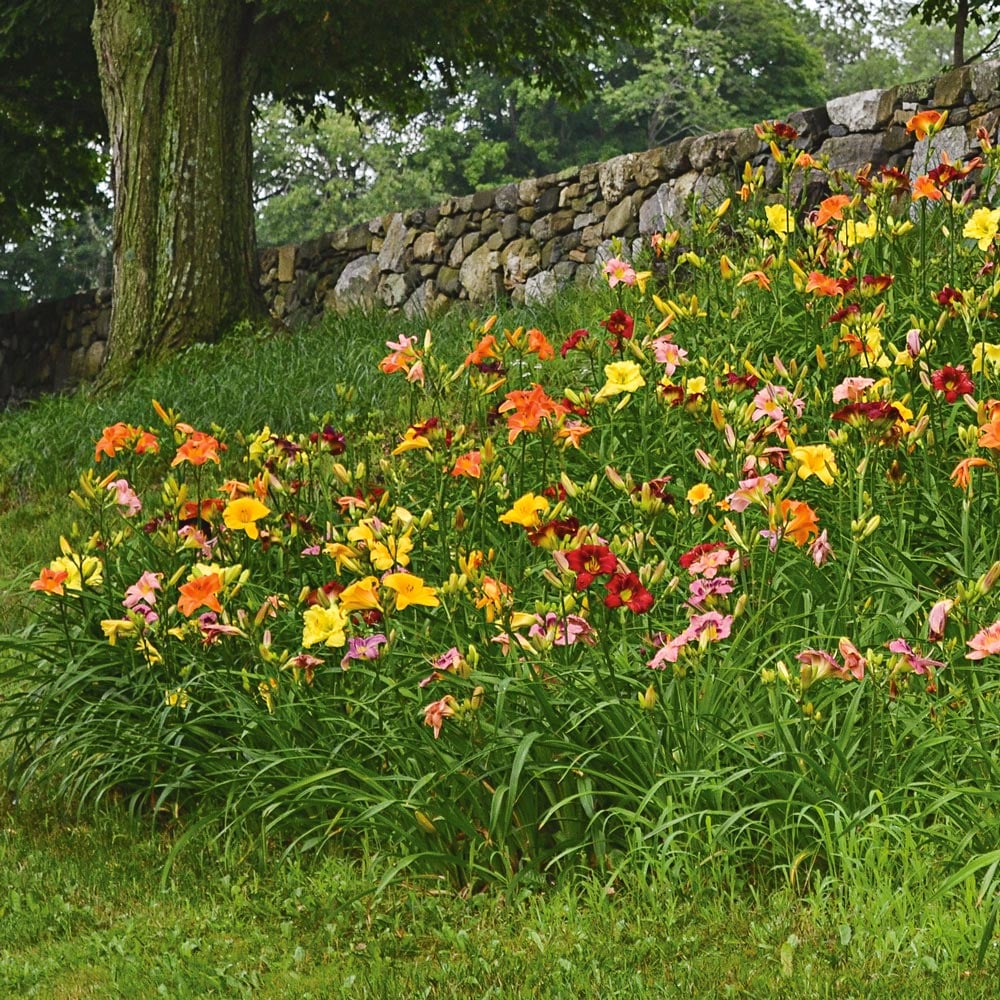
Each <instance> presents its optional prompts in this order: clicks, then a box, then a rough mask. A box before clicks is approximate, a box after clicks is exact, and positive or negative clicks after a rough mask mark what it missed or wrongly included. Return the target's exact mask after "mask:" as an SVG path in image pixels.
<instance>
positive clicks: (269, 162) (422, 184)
mask: <svg viewBox="0 0 1000 1000" xmlns="http://www.w3.org/2000/svg"><path fill="white" fill-rule="evenodd" d="M414 131H415V130H414V129H412V128H410V129H404V130H398V129H396V128H394V126H393V123H392V121H391V119H390V118H389V117H387V116H385V115H367V116H365V120H364V121H356V120H355V119H354V118H352V117H351V116H350V115H346V114H342V113H339V112H336V111H331V112H329V113H327V114H324V115H321V116H319V117H317V118H311V119H309V120H307V121H302V120H300V119H299V118H298V117H297V116H296V115H295V114H294V113H293V112H292V111H290V110H289V109H288V108H287V107H286V106H285V105H284V104H281V103H280V102H266V103H263V104H262V105H261V112H260V114H259V116H258V118H257V119H256V121H255V122H254V129H253V132H254V189H255V196H254V200H255V205H256V213H257V240H258V242H259V243H262V244H264V245H277V244H281V243H294V242H299V241H301V240H305V239H309V238H311V237H313V236H316V235H318V234H319V233H323V232H329V231H331V230H334V229H339V228H341V227H343V226H348V225H351V224H353V223H355V222H358V221H361V220H367V219H372V218H375V217H376V216H378V215H381V214H383V213H384V212H386V211H388V210H389V209H398V208H415V207H420V206H422V205H425V204H430V203H431V202H432V201H436V200H440V197H441V196H442V195H443V192H440V191H438V190H436V189H434V188H433V185H432V181H431V179H430V178H429V177H428V176H426V174H425V173H424V172H422V171H420V170H419V169H415V168H414V166H413V164H412V162H411V158H412V157H413V156H414V155H415V148H414V147H415V144H416V143H417V142H418V141H419V135H417V136H414V134H413V133H414Z"/></svg>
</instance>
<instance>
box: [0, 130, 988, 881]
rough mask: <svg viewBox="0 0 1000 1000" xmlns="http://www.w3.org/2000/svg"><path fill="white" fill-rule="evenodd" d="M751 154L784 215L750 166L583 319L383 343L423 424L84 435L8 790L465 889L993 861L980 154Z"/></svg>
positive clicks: (614, 257) (45, 580)
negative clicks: (750, 868)
mask: <svg viewBox="0 0 1000 1000" xmlns="http://www.w3.org/2000/svg"><path fill="white" fill-rule="evenodd" d="M942 124H943V117H942V116H940V115H937V114H936V113H935V112H924V113H921V114H920V115H917V116H915V117H914V119H913V120H912V121H911V123H910V126H909V127H910V129H911V131H915V132H917V133H918V135H921V136H926V135H930V136H931V137H933V135H934V134H935V133H936V131H937V130H939V129H940V127H941V126H942ZM758 132H759V134H760V135H761V136H762V138H764V139H765V140H767V141H769V142H770V143H771V149H772V154H773V157H774V159H775V161H776V162H777V164H778V166H779V168H780V170H781V172H782V176H783V178H784V183H783V185H782V188H781V191H780V193H779V194H778V196H775V195H773V194H768V193H767V192H766V190H765V188H764V170H763V168H758V169H752V168H750V167H748V168H747V170H746V171H745V173H744V175H743V178H742V186H741V187H740V188H739V189H738V190H736V191H734V192H733V194H732V197H731V198H727V199H726V200H725V201H723V202H722V203H721V204H711V205H708V204H702V205H695V206H693V213H694V222H693V224H692V226H691V227H690V229H689V230H687V231H684V232H682V231H680V230H677V231H673V232H669V233H662V234H657V235H655V236H654V237H653V238H652V240H650V241H648V243H647V244H645V245H643V246H641V247H636V248H631V249H629V250H626V248H624V247H622V246H613V247H612V248H611V256H610V257H609V258H608V259H607V260H606V263H605V264H604V266H603V277H604V286H605V287H604V288H603V289H600V290H598V291H597V292H595V294H594V297H593V309H594V317H593V322H592V323H590V324H588V325H587V326H586V327H584V328H580V329H576V330H553V329H549V330H542V329H538V328H520V327H519V328H515V329H510V328H504V327H503V323H502V321H500V322H498V321H497V319H496V317H490V318H489V319H487V320H486V321H485V322H482V323H476V324H474V325H473V327H472V329H471V331H470V340H469V344H468V347H467V356H466V357H465V359H464V362H462V363H460V364H458V365H454V364H451V365H449V364H446V363H445V362H444V361H442V360H441V358H440V357H439V356H438V354H437V352H436V345H435V342H434V337H433V335H432V332H431V331H427V332H426V333H423V332H420V333H399V334H393V336H392V338H390V339H389V341H388V345H387V350H388V353H387V355H386V357H385V358H384V360H383V361H382V362H381V365H380V367H381V370H382V372H383V373H384V377H385V378H386V379H391V380H394V382H395V383H397V384H398V388H399V393H400V395H401V397H403V398H405V399H406V406H407V407H408V408H409V409H408V413H409V422H408V424H404V425H400V426H399V427H381V426H380V427H379V428H378V429H377V430H372V431H369V432H368V433H366V434H364V435H357V434H355V435H354V436H353V437H349V436H345V434H343V433H341V432H340V431H339V430H338V429H337V421H336V413H332V414H330V415H329V418H328V419H329V423H327V424H326V425H325V426H323V425H318V426H315V427H307V428H277V427H274V428H272V427H264V428H262V429H260V430H259V432H257V433H250V434H247V433H241V432H237V431H233V430H227V429H225V428H223V427H216V426H213V427H209V428H205V427H201V428H196V427H193V426H190V425H189V424H187V423H185V422H184V420H183V414H177V413H175V412H173V411H172V410H171V409H169V407H168V406H166V405H161V404H160V403H158V402H153V404H152V410H151V413H150V422H149V425H148V426H131V425H128V424H124V423H118V424H115V425H113V426H109V427H107V428H106V429H105V430H104V433H103V435H102V436H101V437H100V439H99V440H98V441H97V442H96V446H95V452H94V463H93V465H92V466H91V467H90V468H88V469H87V470H86V471H84V472H83V474H82V475H81V477H80V485H79V488H78V489H77V490H76V491H75V492H74V493H73V495H72V497H73V500H74V501H75V502H76V504H77V505H78V506H79V508H80V515H79V527H78V530H77V532H76V533H75V535H74V536H73V537H71V538H63V539H62V540H61V548H60V554H59V555H57V556H56V557H55V558H54V559H52V560H51V561H50V562H48V563H47V564H46V565H44V566H42V567H41V569H40V572H39V574H38V576H37V579H36V580H35V581H34V582H33V583H32V584H31V587H32V588H33V589H34V590H37V591H39V592H40V598H39V600H40V603H39V606H38V615H37V620H36V622H35V623H34V624H33V625H32V626H31V627H30V629H29V630H28V631H27V632H26V634H25V635H24V636H23V637H22V638H21V640H20V641H19V647H18V648H19V649H20V652H21V657H20V664H21V666H20V676H21V679H22V688H21V690H20V691H19V693H18V694H16V695H15V696H14V698H13V699H12V701H13V705H12V708H11V712H10V714H9V715H8V717H7V722H6V733H7V736H8V745H9V746H10V748H11V751H12V753H13V755H14V756H13V763H12V772H11V774H12V781H13V782H15V783H16V784H23V783H25V782H27V781H28V780H29V779H30V778H32V777H44V778H45V779H47V780H48V781H50V782H54V783H55V787H57V788H58V789H59V790H61V791H62V792H63V793H64V794H65V795H66V796H67V797H68V798H70V799H71V800H74V801H82V802H90V801H95V800H100V799H102V798H107V797H119V798H125V799H126V800H127V801H128V802H129V803H130V804H131V805H132V807H133V808H135V809H136V810H139V811H141V810H144V809H148V810H151V811H152V812H153V814H154V815H159V816H165V815H169V816H172V817H174V818H175V819H176V820H178V821H179V822H180V823H181V824H182V825H184V826H185V827H186V828H190V827H191V826H192V825H196V824H197V823H198V822H207V823H213V824H217V825H218V828H219V829H220V830H222V831H227V832H231V833H246V832H250V831H254V830H255V831H256V832H257V833H258V834H259V835H262V836H263V838H264V843H266V844H270V845H272V846H276V847H280V848H285V847H287V846H290V845H297V846H300V847H311V846H316V845H318V844H322V843H325V842H326V841H328V840H330V839H331V838H340V839H342V840H346V841H347V842H348V843H354V842H356V839H357V836H358V835H359V834H364V835H367V836H371V837H374V838H375V839H376V841H377V842H380V843H383V844H387V845H391V846H392V847H394V848H396V849H398V850H400V851H401V852H405V853H406V854H407V855H408V856H409V857H410V858H411V860H412V859H413V858H416V857H420V858H423V859H424V860H425V861H426V862H427V863H428V864H430V865H431V866H433V867H437V868H442V869H446V870H449V871H450V872H452V873H453V874H454V875H455V876H456V877H458V878H460V879H468V878H472V877H474V876H475V875H476V873H479V874H480V875H481V874H483V873H489V872H493V873H496V872H506V873H508V874H510V873H511V872H513V871H516V870H518V869H521V868H524V867H529V868H542V867H545V866H551V865H556V864H560V863H562V864H565V863H578V862H584V863H587V864H596V865H605V864H609V863H612V862H613V861H614V859H615V858H616V857H618V856H619V855H624V854H628V853H629V852H633V851H651V852H670V851H677V852H683V853H686V854H688V855H691V854H695V855H701V854H708V853H711V852H714V851H717V850H725V851H730V852H733V853H734V854H736V855H740V856H743V857H746V858H747V859H749V860H753V861H754V862H759V861H764V862H766V863H787V862H790V861H791V860H792V859H793V858H797V859H798V860H797V862H796V863H797V864H799V863H801V860H802V858H803V857H806V858H810V859H814V858H822V859H823V860H824V862H825V863H827V864H836V862H837V857H838V850H839V847H838V838H839V837H840V836H842V835H843V834H844V833H845V831H848V830H850V829H853V828H855V827H858V826H860V825H862V824H864V823H866V822H868V821H870V820H873V819H879V820H880V821H882V822H888V821H892V822H899V823H903V824H906V825H908V826H911V827H912V829H913V831H915V833H914V835H915V836H917V837H918V838H923V840H922V842H924V843H928V844H930V843H933V845H934V847H933V849H934V850H935V851H937V852H938V853H942V852H944V853H947V852H948V851H951V850H953V851H955V852H956V853H957V852H959V851H962V852H965V853H966V854H968V853H969V852H974V851H976V850H977V849H984V850H985V849H986V848H987V847H989V846H991V845H992V844H993V843H994V839H995V829H996V824H997V821H998V817H997V808H996V791H995V790H996V789H997V787H998V783H997V781H996V772H997V768H998V766H1000V758H998V751H997V746H998V745H1000V744H998V742H997V736H998V735H1000V712H998V708H997V697H996V696H997V692H998V685H997V681H996V675H997V670H998V667H1000V607H998V600H997V592H998V591H997V590H996V589H995V588H994V584H995V583H996V580H997V577H998V576H1000V562H998V559H1000V544H998V533H997V530H996V525H997V523H998V522H997V509H998V499H1000V481H998V475H997V465H998V460H1000V388H998V381H1000V335H998V334H997V330H998V329H1000V327H998V325H997V322H996V311H995V309H996V299H997V296H998V294H1000V274H996V273H995V257H996V252H997V233H998V228H1000V208H992V207H991V205H990V203H989V201H988V198H989V197H990V195H991V193H992V192H993V191H994V189H995V183H994V177H995V174H996V168H997V165H998V162H1000V153H998V151H997V150H996V149H994V147H993V146H992V145H991V143H990V141H989V138H988V137H987V136H985V135H984V136H982V137H981V140H982V154H981V155H980V156H977V157H975V158H974V159H972V160H970V161H968V162H965V163H952V162H950V161H949V160H948V159H947V157H946V156H943V155H942V156H940V157H937V156H934V155H933V154H932V156H931V157H930V159H929V161H928V169H927V171H926V173H923V174H920V175H917V176H915V177H914V178H912V179H911V178H910V177H909V176H908V175H906V174H905V173H903V172H901V171H899V170H896V169H888V168H887V169H882V170H875V169H867V170H864V171H862V172H860V173H859V174H857V175H843V174H842V173H838V172H835V171H831V170H830V169H829V168H828V167H827V165H826V164H825V163H824V162H822V161H821V160H818V159H816V158H814V157H812V156H810V155H808V154H805V153H797V152H796V150H795V148H794V139H795V135H794V131H793V130H792V129H790V128H789V126H787V125H785V124H783V123H780V122H770V123H765V124H764V125H762V126H759V128H758ZM818 177H821V178H822V179H824V180H825V182H826V183H827V185H828V191H829V194H828V196H827V197H825V198H824V199H823V200H822V201H821V202H820V203H819V204H818V205H815V206H809V205H805V204H803V203H802V202H801V196H800V195H797V194H796V192H801V191H803V190H805V189H806V188H807V187H808V184H807V183H806V182H807V181H810V182H811V183H813V184H814V183H815V181H816V179H817V178H818ZM837 831H839V832H837Z"/></svg>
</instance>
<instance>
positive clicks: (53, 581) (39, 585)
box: [31, 566, 69, 597]
mask: <svg viewBox="0 0 1000 1000" xmlns="http://www.w3.org/2000/svg"><path fill="white" fill-rule="evenodd" d="M68 576H69V573H68V572H67V571H66V570H64V569H62V570H54V569H51V568H50V567H49V566H43V567H42V571H41V572H40V573H39V574H38V579H37V580H32V581H31V589H32V590H40V591H42V592H43V593H45V594H55V595H56V596H57V597H61V596H62V595H63V594H64V593H65V591H64V590H63V583H64V582H65V581H66V579H67V577H68Z"/></svg>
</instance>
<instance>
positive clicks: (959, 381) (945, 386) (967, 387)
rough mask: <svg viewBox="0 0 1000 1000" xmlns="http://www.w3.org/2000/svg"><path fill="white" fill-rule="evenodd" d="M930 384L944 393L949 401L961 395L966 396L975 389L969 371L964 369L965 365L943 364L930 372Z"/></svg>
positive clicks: (955, 399) (954, 400) (956, 399)
mask: <svg viewBox="0 0 1000 1000" xmlns="http://www.w3.org/2000/svg"><path fill="white" fill-rule="evenodd" d="M931 385H932V386H933V387H934V388H935V389H936V390H937V391H938V392H943V393H944V398H945V400H946V401H947V402H949V403H955V402H957V401H958V399H959V397H961V396H968V395H970V394H971V393H972V392H974V391H975V388H976V387H975V385H974V384H973V381H972V379H971V378H969V373H968V372H967V371H966V370H965V365H958V366H957V367H953V366H952V365H945V366H944V367H943V368H939V369H938V370H937V371H936V372H933V373H932V374H931Z"/></svg>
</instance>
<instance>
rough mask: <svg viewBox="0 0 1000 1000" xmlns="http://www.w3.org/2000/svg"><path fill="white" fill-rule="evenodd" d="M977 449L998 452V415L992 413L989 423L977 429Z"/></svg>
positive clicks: (999, 447)
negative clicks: (988, 449)
mask: <svg viewBox="0 0 1000 1000" xmlns="http://www.w3.org/2000/svg"><path fill="white" fill-rule="evenodd" d="M979 447H980V448H991V449H993V450H994V451H1000V413H994V414H993V416H992V417H991V419H990V422H989V423H988V424H983V425H982V426H981V427H980V428H979Z"/></svg>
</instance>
